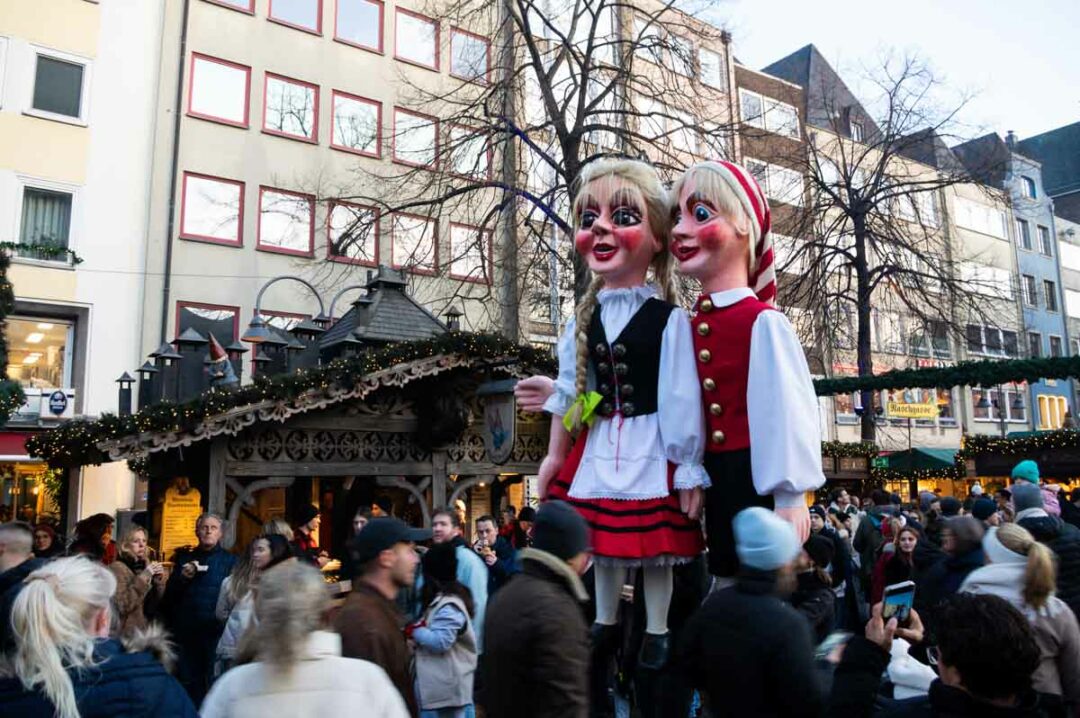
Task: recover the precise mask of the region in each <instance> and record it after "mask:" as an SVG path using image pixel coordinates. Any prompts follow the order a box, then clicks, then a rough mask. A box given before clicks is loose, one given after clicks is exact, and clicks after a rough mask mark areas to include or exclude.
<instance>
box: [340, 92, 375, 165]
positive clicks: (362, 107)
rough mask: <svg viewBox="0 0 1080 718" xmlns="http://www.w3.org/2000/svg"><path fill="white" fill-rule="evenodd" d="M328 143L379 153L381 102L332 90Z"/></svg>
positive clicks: (373, 153) (362, 153) (364, 152)
mask: <svg viewBox="0 0 1080 718" xmlns="http://www.w3.org/2000/svg"><path fill="white" fill-rule="evenodd" d="M333 95H334V107H333V116H332V121H331V125H332V126H331V130H330V131H331V134H332V136H331V138H330V145H331V146H332V147H336V148H337V149H341V150H348V151H349V152H356V153H357V154H361V155H368V156H370V157H379V156H380V155H381V154H382V152H381V150H380V147H379V135H380V133H379V120H380V117H381V115H382V105H380V104H379V103H378V102H375V101H374V100H366V99H364V98H363V97H356V96H355V95H349V94H346V93H344V92H340V91H338V90H334V93H333Z"/></svg>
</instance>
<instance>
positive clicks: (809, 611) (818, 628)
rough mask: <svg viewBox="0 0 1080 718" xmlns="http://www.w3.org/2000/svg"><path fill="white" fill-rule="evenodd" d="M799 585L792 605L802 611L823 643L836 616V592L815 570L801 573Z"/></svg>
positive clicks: (818, 640) (816, 641) (816, 636)
mask: <svg viewBox="0 0 1080 718" xmlns="http://www.w3.org/2000/svg"><path fill="white" fill-rule="evenodd" d="M798 578H799V587H798V588H797V589H796V590H795V593H793V594H792V595H791V605H792V606H794V608H795V610H796V611H798V612H799V613H801V614H802V615H803V616H804V617H805V618H806V620H807V622H808V623H809V624H810V630H812V631H813V632H814V642H815V643H821V642H822V641H824V640H825V638H826V637H827V636H828V635H829V633H830V632H831V631H832V627H833V622H834V620H835V618H836V594H835V593H833V590H832V587H831V586H826V585H825V583H824V582H823V581H822V580H821V579H820V578H818V576H817V574H816V573H815V572H813V571H807V572H805V573H800V574H799V577H798Z"/></svg>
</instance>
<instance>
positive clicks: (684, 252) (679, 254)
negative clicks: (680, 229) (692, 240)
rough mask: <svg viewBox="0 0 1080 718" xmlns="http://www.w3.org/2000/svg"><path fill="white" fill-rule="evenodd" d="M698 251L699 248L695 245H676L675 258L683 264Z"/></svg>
mask: <svg viewBox="0 0 1080 718" xmlns="http://www.w3.org/2000/svg"><path fill="white" fill-rule="evenodd" d="M700 249H701V248H700V247H698V246H696V245H686V244H679V245H676V247H675V258H676V259H678V260H679V261H680V262H685V261H686V260H688V259H690V258H691V257H693V256H694V255H695V254H697V253H698V251H699V250H700Z"/></svg>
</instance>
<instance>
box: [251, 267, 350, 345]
mask: <svg viewBox="0 0 1080 718" xmlns="http://www.w3.org/2000/svg"><path fill="white" fill-rule="evenodd" d="M286 279H289V280H292V281H294V282H300V283H301V284H303V285H304V286H305V287H307V288H308V289H310V290H311V293H312V294H313V295H314V296H315V300H316V301H317V302H318V303H319V313H318V314H317V315H315V318H314V319H313V320H312V321H314V322H315V323H316V324H317V325H319V326H321V327H325V326H327V325H329V323H330V318H329V317H327V316H326V313H325V311H324V310H325V309H326V308H325V307H324V306H323V300H322V297H321V296H320V295H319V292H318V290H317V289H315V286H314V285H313V284H312V283H311V282H309V281H307V280H306V279H303V278H301V277H297V276H295V275H292V274H282V275H281V276H280V277H274V278H273V279H270V280H269V281H267V282H266V284H264V285H262V288H260V289H259V293H258V294H257V295H256V296H255V315H254V316H253V317H252V318H251V322H250V323H249V324H248V328H247V331H246V332H244V336H242V337H241V339H243V340H244V341H245V342H248V343H249V344H261V343H263V342H265V341H266V340H267V339H269V338H270V336H271V331H270V329H269V328H268V327H267V326H266V320H264V319H263V318H262V314H260V310H261V309H262V298H263V295H264V294H266V290H267V289H269V288H270V286H271V285H273V284H276V283H278V282H281V281H284V280H286Z"/></svg>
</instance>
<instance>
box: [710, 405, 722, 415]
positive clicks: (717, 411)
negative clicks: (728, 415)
mask: <svg viewBox="0 0 1080 718" xmlns="http://www.w3.org/2000/svg"><path fill="white" fill-rule="evenodd" d="M709 413H710V414H712V415H713V416H720V415H721V414H723V413H724V407H722V406H720V405H719V404H709Z"/></svg>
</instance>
